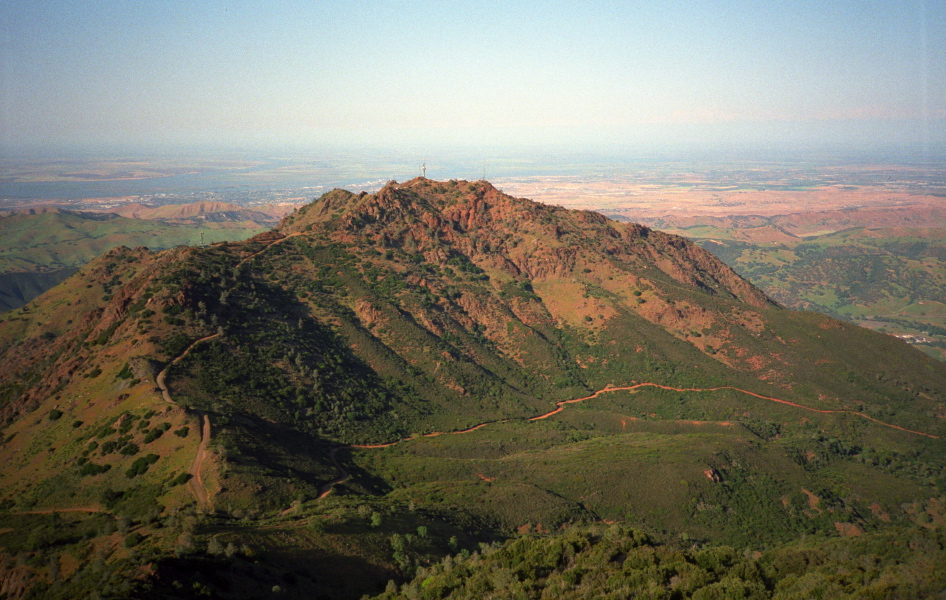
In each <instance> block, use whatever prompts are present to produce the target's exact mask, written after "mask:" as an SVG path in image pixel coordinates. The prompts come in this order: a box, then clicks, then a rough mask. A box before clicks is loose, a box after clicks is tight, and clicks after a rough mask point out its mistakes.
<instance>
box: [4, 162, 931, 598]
mask: <svg viewBox="0 0 946 600" xmlns="http://www.w3.org/2000/svg"><path fill="white" fill-rule="evenodd" d="M0 360H2V361H3V364H4V369H3V371H2V372H0V416H2V418H3V419H4V423H5V425H4V429H3V436H4V437H3V439H4V444H3V445H2V446H0V464H2V465H3V467H0V468H2V469H3V481H4V484H3V489H2V490H0V493H2V499H0V501H2V502H3V506H4V507H5V508H6V509H8V510H9V511H10V514H11V515H21V516H20V517H17V518H25V517H22V515H24V514H26V513H30V512H31V511H32V513H36V512H37V511H45V510H49V509H61V508H64V507H71V508H81V509H83V510H88V511H93V513H94V514H100V515H115V516H116V518H117V516H118V515H123V516H125V518H127V519H130V520H131V522H132V523H137V524H138V525H136V526H138V527H142V528H144V529H141V531H142V532H143V534H142V535H143V536H144V538H146V539H148V540H150V541H149V542H148V544H146V547H147V548H150V549H151V550H149V551H150V552H152V553H153V554H150V555H148V556H151V557H152V558H150V559H148V560H149V561H150V563H149V564H152V566H154V565H157V566H154V568H156V569H158V570H157V572H156V574H155V575H154V576H155V577H157V580H158V581H159V582H160V581H166V580H165V579H162V577H164V576H165V575H167V573H168V572H165V571H161V568H163V567H161V565H164V566H166V567H167V568H169V569H171V571H170V572H176V571H174V569H176V568H177V567H175V566H174V564H175V563H169V562H166V561H165V559H163V558H161V557H163V556H166V555H167V554H168V553H172V552H176V553H177V554H178V556H179V558H180V559H181V560H183V561H184V563H182V564H187V560H190V559H189V558H188V557H189V556H191V554H190V552H191V551H192V550H193V549H194V547H195V546H194V544H193V542H192V541H191V542H190V543H189V544H188V543H184V542H187V541H188V540H189V539H190V538H186V537H185V538H183V539H184V542H182V541H181V539H182V538H181V536H185V534H186V535H187V536H192V537H195V536H196V537H197V538H198V539H201V536H209V537H206V538H202V539H205V540H208V541H206V542H205V543H208V544H209V540H212V539H216V538H219V539H220V540H223V541H227V540H231V541H233V542H234V546H235V547H236V548H240V547H241V543H237V542H239V539H240V536H241V535H243V536H244V537H246V536H250V537H252V538H253V539H265V540H268V541H267V542H266V544H268V545H275V546H278V547H279V548H282V550H280V551H279V552H281V553H282V554H279V553H277V554H278V555H279V556H282V557H283V558H282V559H280V560H283V559H285V557H286V556H288V555H292V554H293V552H295V551H294V550H293V548H294V546H293V544H292V543H289V542H286V539H289V538H288V537H280V536H275V537H274V535H270V534H269V533H265V532H266V531H268V530H266V528H265V527H263V528H262V529H261V528H260V526H258V525H257V524H255V523H248V522H246V520H245V519H246V515H248V514H252V515H263V514H267V511H271V512H269V513H268V514H270V515H271V516H272V518H273V519H275V522H277V523H282V522H283V521H281V519H282V520H287V519H289V520H291V519H293V518H297V517H298V516H299V515H301V514H306V515H312V519H314V520H313V521H311V522H312V523H314V527H315V529H314V531H316V532H317V533H316V534H313V533H307V534H305V535H302V536H301V537H300V538H299V539H303V538H304V539H305V540H307V541H306V542H305V543H306V544H310V543H311V544H312V545H313V546H312V548H321V550H319V552H323V551H324V552H328V551H329V550H327V549H326V548H327V546H326V544H327V545H329V546H331V552H330V553H331V555H332V556H335V557H336V558H338V557H341V558H338V560H341V561H342V562H344V561H346V560H349V561H356V562H357V561H363V562H365V564H370V565H374V567H377V569H378V570H377V576H378V577H380V578H384V577H386V576H387V574H391V573H394V574H398V573H399V574H400V575H407V574H410V573H412V572H413V570H414V569H415V568H416V567H417V566H419V565H422V564H424V562H425V561H429V560H430V558H429V557H430V556H431V555H436V554H437V553H443V552H445V551H447V549H448V548H454V549H455V546H456V544H455V543H454V544H453V545H450V544H448V543H447V540H448V539H449V538H451V537H458V536H459V539H460V542H459V543H461V544H462V543H463V541H464V539H465V540H466V541H467V542H469V543H473V542H474V541H475V540H476V539H483V536H489V535H506V534H508V533H509V532H511V531H513V530H514V529H517V528H522V527H526V528H530V529H531V528H539V529H543V528H544V529H549V528H554V527H558V526H559V525H561V524H564V523H568V522H572V521H580V520H599V519H606V520H620V521H624V522H628V523H632V524H633V525H635V526H641V527H644V528H646V529H648V530H649V531H650V532H651V533H654V534H656V535H662V536H668V537H670V538H673V537H679V536H683V535H685V536H687V537H688V538H689V539H698V540H706V541H714V540H715V541H725V542H727V543H733V544H737V545H743V544H748V543H750V542H752V541H753V540H754V541H755V542H756V543H763V544H769V543H776V542H780V541H784V540H788V539H791V538H793V537H795V536H797V535H800V534H802V533H808V532H816V531H817V532H822V533H831V532H833V533H834V534H835V535H837V534H838V532H843V533H852V532H861V533H863V532H865V531H870V530H872V529H882V528H883V527H885V526H886V524H887V523H901V524H903V525H909V524H911V523H918V522H920V521H923V524H930V523H932V524H936V523H939V522H940V520H941V519H942V517H943V514H942V510H941V507H942V504H941V503H940V501H939V500H938V498H940V497H942V495H943V493H944V491H946V478H944V470H943V459H942V457H943V455H944V453H943V443H942V436H943V434H944V433H946V426H944V424H943V418H944V415H946V407H944V401H943V399H944V398H946V370H944V367H943V365H942V364H941V363H938V362H936V361H933V360H932V359H929V358H927V357H925V356H923V355H922V354H920V353H918V352H915V351H914V350H912V349H910V348H909V347H908V346H907V345H906V344H904V343H902V342H900V341H899V340H896V339H894V338H891V337H889V336H884V335H880V334H876V333H872V332H869V331H866V330H862V329H859V328H857V327H854V326H851V325H848V324H845V323H841V322H838V321H835V320H833V319H830V318H828V317H826V316H824V315H819V314H813V313H811V314H806V313H795V312H792V311H788V310H785V309H782V308H780V307H779V306H777V305H776V304H774V303H773V302H771V301H770V300H769V299H768V298H766V297H765V295H764V294H762V293H761V292H760V291H759V290H758V289H756V288H754V287H753V286H752V285H750V284H749V283H747V282H746V281H745V280H743V279H742V278H740V277H739V276H738V275H736V274H735V273H734V272H733V271H732V270H731V269H729V268H728V267H726V266H725V265H723V264H722V263H721V262H719V261H718V260H717V259H715V258H714V257H713V256H712V255H711V254H710V253H709V252H707V251H705V250H703V249H701V248H699V247H698V246H696V245H694V244H691V243H689V242H687V241H685V240H683V239H682V238H679V237H675V236H671V235H667V234H663V233H660V232H656V231H652V230H649V229H647V228H644V227H641V226H639V225H632V224H621V223H616V222H613V221H609V220H607V219H606V218H604V217H602V216H600V215H597V214H594V213H589V212H576V211H567V210H564V209H560V208H554V207H548V206H543V205H540V204H536V203H534V202H530V201H528V200H523V199H517V198H512V197H509V196H507V195H505V194H503V193H501V192H500V191H498V190H496V189H495V188H493V187H492V186H490V185H489V184H488V183H485V182H477V183H468V182H453V181H451V182H444V183H439V182H434V181H429V180H426V179H415V180H412V181H409V182H406V183H404V184H397V183H394V182H392V183H391V184H389V185H387V186H385V188H383V189H382V190H381V191H379V192H378V193H376V194H360V195H356V194H351V193H349V192H346V191H342V190H336V191H333V192H330V193H328V194H326V195H325V196H323V197H322V198H320V199H318V200H316V201H314V202H313V203H312V204H310V205H308V206H306V207H304V208H302V209H300V210H299V211H297V212H296V213H293V214H292V215H290V216H288V217H286V219H284V220H283V222H282V223H281V224H280V226H279V227H277V228H276V229H274V230H273V231H271V232H268V233H265V234H260V235H258V236H256V237H255V238H252V239H250V240H248V241H246V242H239V243H221V244H215V245H212V246H210V247H204V248H184V247H181V248H177V249H174V250H170V251H166V252H162V253H157V254H156V253H151V252H149V251H147V250H145V249H143V248H139V249H136V250H128V249H127V248H122V249H116V250H114V251H112V252H109V253H108V254H106V255H104V256H102V257H100V258H98V259H96V260H95V261H93V262H92V263H90V264H89V265H87V266H86V267H84V268H83V269H82V270H81V271H80V272H79V273H78V274H76V275H74V276H73V277H71V278H69V279H68V280H66V281H65V282H64V283H63V284H61V285H59V286H57V287H56V288H54V289H53V290H51V291H50V292H48V293H47V294H46V295H44V296H43V298H41V299H40V300H39V301H37V302H33V303H31V304H29V305H27V306H25V307H24V308H22V309H20V310H16V311H12V312H11V313H8V314H7V315H5V316H4V317H3V318H2V320H0ZM598 392H600V393H598ZM578 399H582V401H581V402H579V403H570V404H562V408H563V410H561V411H560V412H554V413H553V412H552V411H554V409H555V407H556V403H566V402H568V401H570V400H578ZM540 416H541V417H543V418H542V419H535V418H536V417H540ZM452 432H466V433H458V434H456V435H451V433H452ZM422 436H426V437H422ZM392 444H393V445H392ZM329 493H330V494H331V495H330V496H328V497H326V494H329ZM332 498H335V499H336V500H331V501H340V499H349V498H350V499H356V500H355V504H357V503H358V502H364V503H366V504H365V505H366V506H372V507H373V508H370V509H366V511H367V512H366V513H365V514H360V513H359V516H358V517H350V516H346V517H339V518H338V519H341V521H339V520H338V519H336V517H332V518H331V519H332V520H329V521H326V522H327V523H330V524H331V525H332V527H334V529H332V531H331V535H329V536H327V537H326V536H323V535H321V534H320V533H318V532H320V531H322V530H323V529H324V527H323V525H322V524H321V523H322V519H323V517H324V518H325V519H328V516H327V515H328V514H329V513H331V514H336V513H335V512H332V511H331V510H330V508H329V507H330V506H332V505H331V503H330V499H332ZM357 499H360V500H357ZM345 501H346V502H347V501H348V500H345ZM194 507H196V508H197V509H199V510H200V511H202V512H204V513H210V514H214V515H216V517H214V519H223V520H217V521H214V520H210V521H206V520H202V521H198V522H197V523H198V524H195V522H193V521H181V520H179V519H178V520H174V521H173V522H171V523H168V524H165V525H163V526H162V529H161V531H158V530H157V529H151V527H152V526H153V525H154V524H155V523H158V524H161V523H165V521H164V519H168V518H170V516H173V515H179V514H181V513H180V512H179V511H188V510H192V508H194ZM290 507H292V510H291V511H290V510H288V509H290ZM332 510H334V509H332ZM339 510H340V511H341V512H340V513H339V514H345V515H349V514H350V513H349V512H346V511H345V510H341V509H339ZM283 511H287V512H285V513H283ZM336 512H337V511H336ZM374 513H377V514H378V515H379V517H378V523H377V524H376V523H375V522H374V521H375V519H374V517H373V514H374ZM349 518H352V519H353V521H352V522H353V523H356V524H355V525H351V526H348V525H345V523H346V522H347V521H346V519H349ZM412 523H413V525H412ZM394 524H396V527H395V525H394ZM421 524H423V526H424V527H428V526H429V527H430V528H431V531H432V532H433V531H436V532H437V536H439V537H436V536H435V538H434V539H432V541H431V544H430V545H429V546H424V545H423V544H422V545H421V546H416V545H415V550H417V548H420V547H423V548H424V550H423V551H419V550H417V551H415V552H414V553H413V554H411V553H410V552H406V551H405V550H404V549H400V550H398V549H394V553H393V554H392V553H389V550H390V549H388V547H387V544H388V542H385V541H383V540H385V539H387V538H386V537H385V534H382V533H381V532H383V531H385V528H386V527H393V528H394V529H392V530H391V531H390V532H389V533H391V532H399V531H400V533H399V535H402V534H403V531H402V530H404V529H405V528H407V530H410V528H411V527H417V526H421ZM284 525H285V524H284ZM282 526H283V525H279V526H277V527H282ZM285 526H286V527H288V528H289V530H290V531H292V530H293V527H295V526H292V525H285ZM267 527H268V526H267ZM308 531H313V530H308ZM240 532H243V533H240ZM464 532H467V533H464ZM758 532H762V533H764V535H757V533H758ZM379 534H380V535H381V539H382V542H381V546H378V545H377V543H378V542H377V541H376V540H375V541H370V540H374V538H373V537H372V536H375V537H378V536H379ZM0 535H2V534H0ZM11 535H12V534H11ZM286 535H287V536H289V537H292V536H299V535H300V534H298V533H292V534H286ZM465 535H466V536H468V537H467V538H464V536H465ZM346 536H348V537H346ZM0 539H2V538H0ZM44 539H45V538H44ZM53 539H58V538H53ZM344 539H350V540H353V541H352V542H350V543H345V542H343V541H340V540H344ZM50 543H53V542H50ZM55 543H56V544H58V543H59V542H55ZM111 543H112V544H114V542H111ZM221 543H222V542H221ZM300 543H301V542H300ZM320 544H322V545H321V546H320ZM365 544H367V546H366V545H365ZM133 545H135V544H133ZM224 545H225V544H224ZM17 547H28V546H17ZM96 547H101V548H104V549H106V550H102V552H112V554H108V556H111V557H113V558H114V560H115V561H120V560H125V561H131V562H129V563H127V564H134V560H133V559H134V557H135V556H137V557H138V559H137V560H143V559H141V556H144V555H143V554H140V553H138V554H136V553H132V556H131V557H128V556H126V554H127V553H123V552H118V551H117V549H113V550H107V549H108V548H113V546H109V543H108V542H105V541H103V542H101V543H97V546H96ZM369 547H370V551H369ZM312 548H310V549H309V550H307V552H309V551H312V552H315V550H312ZM178 550H179V551H178ZM77 552H78V551H77ZM83 552H85V554H82V552H79V553H78V554H76V555H75V556H73V559H74V560H75V561H77V562H78V563H82V562H83V561H87V560H90V557H92V556H93V555H94V553H95V552H98V550H95V549H86V550H84V551H83ZM241 552H242V551H241ZM237 555H239V556H244V557H245V556H247V555H246V553H243V554H239V553H236V552H235V553H233V554H232V556H233V557H236V556H237ZM275 556H276V554H273V555H270V558H273V557H275ZM345 557H347V558H345ZM195 560H196V559H195ZM234 560H237V558H234ZM274 560H275V559H274ZM286 560H288V559H286ZM115 564H119V563H118V562H116V563H115ZM121 564H126V563H121ZM287 564H288V563H287ZM34 572H35V571H34ZM162 574H163V575H162ZM142 576H143V575H142ZM167 576H170V575H167ZM312 577H315V575H313V576H312ZM319 577H321V576H319ZM316 579H319V578H318V577H315V579H312V578H309V579H306V580H305V581H307V582H308V583H305V584H304V585H303V583H300V584H299V586H300V587H299V588H298V589H299V590H307V592H306V593H309V592H311V591H312V590H313V589H318V587H319V585H321V584H318V583H317V582H316ZM300 581H302V580H301V579H300ZM195 583H197V582H195ZM162 585H163V584H162ZM201 585H203V583H202V584H201ZM207 585H210V583H207ZM366 585H367V584H366ZM312 586H315V587H312ZM362 591H365V590H364V589H363V588H362ZM300 593H301V592H300ZM346 593H354V592H346ZM339 594H340V595H339V596H336V597H346V596H345V595H344V593H342V592H339ZM234 597H238V596H234Z"/></svg>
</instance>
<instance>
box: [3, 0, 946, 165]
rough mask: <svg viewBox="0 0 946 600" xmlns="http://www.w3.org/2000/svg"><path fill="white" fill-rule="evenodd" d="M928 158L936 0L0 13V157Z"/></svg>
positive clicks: (160, 3)
mask: <svg viewBox="0 0 946 600" xmlns="http://www.w3.org/2000/svg"><path fill="white" fill-rule="evenodd" d="M318 145H335V146H340V147H349V146H350V147H355V146H358V145H367V146H384V145H390V146H400V147H417V148H425V147H437V146H440V147H453V146H470V147H496V148H503V147H517V146H521V147H536V148H546V149H554V148H568V147H628V148H638V149H648V148H650V149H673V148H688V147H693V148H703V149H705V150H709V151H712V150H714V149H725V148H739V147H752V148H782V149H788V150H791V149H794V148H818V147H825V148H829V147H866V148H880V149H883V148H900V149H902V148H910V149H916V150H918V151H921V152H930V151H933V150H936V149H942V148H946V2H943V1H942V0H900V1H893V0H891V1H881V0H834V1H832V2H825V1H824V0H815V1H810V0H791V1H788V0H785V1H782V0H756V1H743V0H727V1H718V2H717V1H686V0H681V1H677V2H633V1H626V0H625V1H614V2H607V1H595V0H583V1H576V2H571V1H555V0H546V1H541V2H539V1H534V2H533V1H522V2H515V1H510V0H504V1H502V2H499V1H497V2H491V1H477V2H472V1H464V0H452V1H443V2H440V1H432V0H429V1H416V2H398V1H366V0H347V1H344V2H325V1H311V0H310V1H297V2H290V1H282V0H269V1H266V2H253V1H239V0H231V1H220V0H199V1H194V0H180V1H178V0H147V1H145V0H141V1H133V0H107V1H92V0H56V1H52V0H28V1H21V0H3V1H2V2H0V152H3V153H5V154H7V155H10V154H15V153H16V152H18V151H20V150H24V149H30V150H35V151H40V152H41V151H44V150H48V151H50V152H53V151H55V150H57V149H62V148H69V147H75V148H94V147H128V148H134V147H140V148H147V147H163V146H172V147H175V146H182V147H194V148H197V147H207V148H222V149H225V148H233V147H253V148H277V147H284V148H297V149H305V148H307V147H313V146H318Z"/></svg>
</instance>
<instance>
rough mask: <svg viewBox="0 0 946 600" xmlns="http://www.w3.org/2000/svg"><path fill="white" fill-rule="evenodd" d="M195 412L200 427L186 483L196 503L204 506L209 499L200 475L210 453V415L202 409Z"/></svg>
mask: <svg viewBox="0 0 946 600" xmlns="http://www.w3.org/2000/svg"><path fill="white" fill-rule="evenodd" d="M196 412H197V415H198V416H199V417H200V419H201V421H202V425H201V428H200V444H199V445H198V446H197V454H195V455H194V460H193V462H191V466H190V469H189V470H188V473H190V474H191V478H190V480H189V481H188V482H187V485H188V487H190V490H191V492H193V494H194V497H195V498H197V504H198V505H200V506H206V505H207V504H208V503H209V500H210V499H209V498H208V495H207V489H206V488H205V487H204V478H203V477H202V476H201V469H202V468H203V466H204V462H205V461H206V459H207V457H208V455H209V454H210V453H209V451H208V450H207V448H208V446H209V445H210V417H208V416H207V415H206V414H205V413H204V412H203V411H196Z"/></svg>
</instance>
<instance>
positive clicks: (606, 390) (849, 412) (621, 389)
mask: <svg viewBox="0 0 946 600" xmlns="http://www.w3.org/2000/svg"><path fill="white" fill-rule="evenodd" d="M643 387H654V388H658V389H661V390H668V391H671V392H719V391H722V390H731V391H734V392H739V393H741V394H746V395H747V396H752V397H753V398H759V399H761V400H769V401H770V402H777V403H779V404H785V405H787V406H792V407H795V408H800V409H802V410H807V411H811V412H816V413H821V414H826V415H828V414H847V415H855V416H857V417H861V418H863V419H867V420H868V421H873V422H874V423H877V424H878V425H882V426H884V427H890V428H891V429H897V430H899V431H905V432H907V433H912V434H915V435H922V436H924V437H928V438H932V439H934V440H938V439H939V436H938V435H933V434H931V433H924V432H922V431H915V430H913V429H907V428H906V427H901V426H899V425H894V424H893V423H886V422H884V421H881V420H880V419H875V418H874V417H872V416H870V415H866V414H864V413H861V412H857V411H853V410H844V409H842V410H828V409H822V408H812V407H810V406H805V405H804V404H799V403H797V402H792V401H791V400H783V399H781V398H773V397H772V396H763V395H762V394H756V393H755V392H750V391H748V390H744V389H741V388H737V387H733V386H731V385H723V386H719V387H713V388H678V387H672V386H668V385H661V384H659V383H638V384H636V385H630V386H625V387H606V388H604V389H602V390H598V391H597V392H595V393H594V394H592V395H590V396H585V397H584V398H575V399H574V400H563V401H561V402H556V403H555V406H556V407H557V408H556V409H555V410H553V411H550V412H547V413H545V414H544V415H539V416H537V417H532V418H531V419H528V420H529V421H538V420H541V419H547V418H548V417H551V416H552V415H555V414H558V413H560V412H562V411H563V410H564V409H565V405H567V404H575V403H577V402H584V401H585V400H591V399H593V398H597V397H598V396H600V395H601V394H606V393H610V392H627V391H632V390H637V389H640V388H643Z"/></svg>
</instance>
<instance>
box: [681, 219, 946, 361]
mask: <svg viewBox="0 0 946 600" xmlns="http://www.w3.org/2000/svg"><path fill="white" fill-rule="evenodd" d="M685 233H686V234H687V235H688V236H692V237H693V239H694V240H696V241H698V242H699V243H700V244H701V245H703V246H704V247H705V248H707V249H708V250H710V251H712V252H713V253H714V254H716V255H717V256H718V257H719V258H720V259H722V260H724V261H725V262H726V263H727V264H728V265H730V266H731V267H732V268H733V269H735V270H736V271H737V272H738V273H739V274H740V275H742V276H744V277H746V278H747V279H749V280H750V281H752V282H753V283H754V284H756V285H758V286H759V287H760V288H762V289H763V290H765V292H766V293H767V294H769V295H770V296H772V297H773V298H775V299H776V300H778V301H779V302H781V303H783V304H785V305H786V306H789V307H792V308H800V309H805V310H816V311H819V312H823V313H825V314H829V315H832V316H834V317H837V318H842V319H847V320H850V321H854V322H857V323H862V324H865V325H867V326H870V327H871V328H875V329H876V328H879V329H881V330H884V331H888V332H890V333H899V334H910V335H914V336H918V337H922V338H925V339H926V342H925V343H923V344H921V346H922V347H923V348H925V349H926V350H927V352H928V353H929V354H931V355H932V356H936V357H939V358H943V357H944V354H943V352H942V349H943V348H946V304H944V301H943V299H944V298H946V262H944V261H946V232H944V231H943V230H942V229H922V230H920V229H916V230H910V229H865V228H854V229H847V230H844V231H839V232H837V233H831V234H826V235H818V236H811V237H806V238H800V239H798V238H796V240H795V241H793V242H789V241H781V242H777V243H772V242H770V243H764V242H759V243H753V242H751V241H741V240H740V241H736V240H733V239H727V238H728V237H730V236H731V235H734V234H735V233H738V234H739V235H740V237H743V238H744V237H746V236H749V237H750V239H751V235H752V229H751V228H750V229H745V230H736V231H728V230H721V229H714V228H705V227H703V228H701V227H694V228H692V229H687V230H685Z"/></svg>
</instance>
